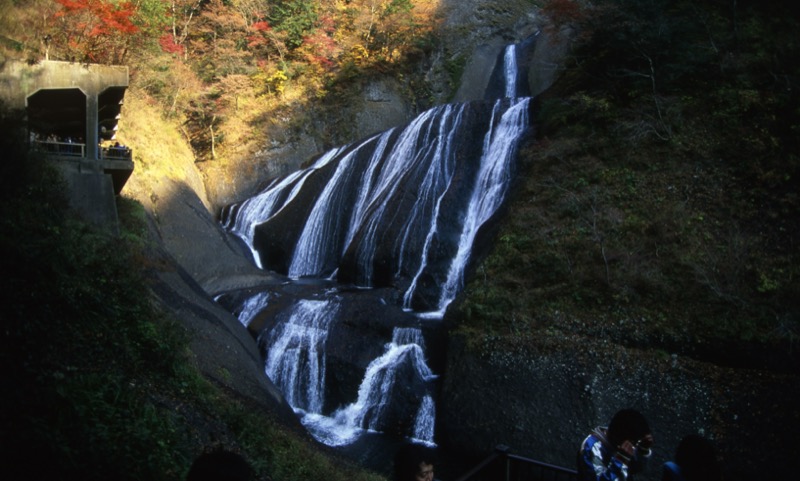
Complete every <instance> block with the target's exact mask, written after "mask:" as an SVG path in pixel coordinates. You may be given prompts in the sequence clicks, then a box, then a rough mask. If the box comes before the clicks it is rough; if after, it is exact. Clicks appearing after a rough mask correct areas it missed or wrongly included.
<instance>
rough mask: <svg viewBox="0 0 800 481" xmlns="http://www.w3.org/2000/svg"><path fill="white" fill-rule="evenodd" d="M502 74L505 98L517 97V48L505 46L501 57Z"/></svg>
mask: <svg viewBox="0 0 800 481" xmlns="http://www.w3.org/2000/svg"><path fill="white" fill-rule="evenodd" d="M503 66H504V68H503V72H504V74H505V75H504V77H505V84H506V92H505V96H506V98H510V99H513V98H515V97H516V96H517V70H518V69H517V46H516V45H513V44H512V45H507V46H506V49H505V53H504V55H503Z"/></svg>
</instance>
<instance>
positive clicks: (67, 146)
mask: <svg viewBox="0 0 800 481" xmlns="http://www.w3.org/2000/svg"><path fill="white" fill-rule="evenodd" d="M32 144H33V148H34V149H36V150H38V151H41V152H45V153H48V154H53V155H63V156H67V157H85V156H86V144H79V143H75V142H54V141H47V140H34V141H33V142H32Z"/></svg>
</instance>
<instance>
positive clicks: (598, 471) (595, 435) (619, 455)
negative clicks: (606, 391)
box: [578, 409, 653, 481]
mask: <svg viewBox="0 0 800 481" xmlns="http://www.w3.org/2000/svg"><path fill="white" fill-rule="evenodd" d="M652 446H653V434H652V432H651V431H650V426H649V425H648V424H647V419H645V417H644V416H643V415H642V414H641V413H640V412H638V411H636V410H634V409H623V410H621V411H618V412H617V413H616V414H614V417H612V418H611V422H610V423H609V424H608V427H597V428H595V429H594V430H593V431H592V432H591V434H589V435H588V436H587V437H586V439H584V440H583V443H582V444H581V449H580V451H579V452H578V479H579V481H632V480H633V479H634V474H636V473H638V472H641V471H642V470H643V469H644V467H645V465H646V463H647V460H648V459H649V458H650V455H651V454H652V451H651V448H652Z"/></svg>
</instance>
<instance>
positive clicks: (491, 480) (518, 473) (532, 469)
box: [457, 445, 578, 481]
mask: <svg viewBox="0 0 800 481" xmlns="http://www.w3.org/2000/svg"><path fill="white" fill-rule="evenodd" d="M510 451H511V450H510V448H509V447H508V446H503V445H500V446H497V447H496V448H495V450H494V452H493V453H491V454H490V455H489V456H487V457H486V458H485V459H484V460H483V461H481V462H480V463H478V465H477V466H475V467H474V468H472V469H471V470H469V471H468V472H467V473H465V474H464V475H462V476H461V477H460V478H458V479H457V481H545V480H552V481H561V480H564V481H575V480H577V478H578V473H577V471H576V470H574V469H570V468H565V467H563V466H556V465H554V464H549V463H545V462H542V461H537V460H535V459H531V458H526V457H524V456H519V455H516V454H511V453H510Z"/></svg>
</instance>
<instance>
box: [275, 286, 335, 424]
mask: <svg viewBox="0 0 800 481" xmlns="http://www.w3.org/2000/svg"><path fill="white" fill-rule="evenodd" d="M337 308H338V305H337V303H336V301H335V300H322V301H312V300H305V299H304V300H300V301H299V302H298V303H297V304H295V306H294V307H293V309H292V310H291V311H290V312H288V313H284V314H285V315H286V317H287V319H285V320H284V322H282V323H280V324H279V325H278V326H277V327H276V328H275V330H274V331H273V332H272V333H271V334H270V336H269V342H268V344H269V350H268V351H267V360H266V368H265V370H266V373H267V376H269V378H270V379H272V381H273V382H274V383H275V384H276V385H277V386H279V387H280V388H281V391H282V392H283V397H284V398H286V401H287V402H288V403H289V405H291V406H292V407H293V408H295V409H301V410H303V411H308V412H313V413H319V412H322V406H323V403H324V399H323V395H324V392H325V341H326V340H327V336H328V329H329V327H330V324H331V323H332V322H333V320H334V319H335V315H336V310H337Z"/></svg>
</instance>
